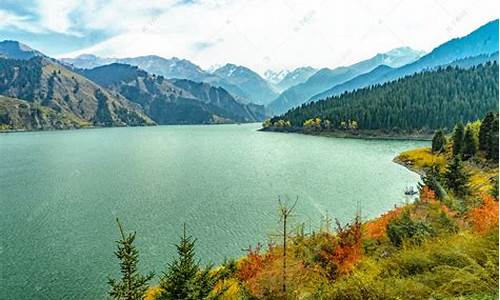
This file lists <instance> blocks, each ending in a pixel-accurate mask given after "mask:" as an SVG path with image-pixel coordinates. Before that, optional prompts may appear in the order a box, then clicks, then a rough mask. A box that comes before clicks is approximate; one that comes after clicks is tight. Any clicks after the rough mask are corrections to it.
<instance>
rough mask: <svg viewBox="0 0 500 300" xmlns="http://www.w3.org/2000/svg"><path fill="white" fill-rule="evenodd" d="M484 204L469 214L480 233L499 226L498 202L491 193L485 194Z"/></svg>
mask: <svg viewBox="0 0 500 300" xmlns="http://www.w3.org/2000/svg"><path fill="white" fill-rule="evenodd" d="M482 199H483V204H482V205H481V206H480V207H477V208H473V209H471V210H470V211H469V213H468V214H467V218H468V221H469V223H470V224H471V225H472V228H473V229H474V230H475V231H476V232H478V233H486V232H488V231H490V230H492V229H495V230H497V228H498V202H497V201H495V199H494V198H493V197H492V196H490V195H483V196H482Z"/></svg>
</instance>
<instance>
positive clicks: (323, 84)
mask: <svg viewBox="0 0 500 300" xmlns="http://www.w3.org/2000/svg"><path fill="white" fill-rule="evenodd" d="M420 54H421V52H420V51H416V50H413V49H411V48H408V47H404V48H398V49H394V50H391V51H389V52H387V53H379V54H377V55H375V56H374V57H372V58H370V59H367V60H364V61H361V62H358V63H356V64H354V65H351V66H348V67H338V68H336V69H333V70H331V69H328V68H323V69H321V70H319V71H318V72H316V73H315V74H314V75H312V76H311V77H310V78H309V79H308V80H307V81H306V82H304V83H300V84H298V85H295V86H292V87H290V88H289V89H287V90H285V91H284V92H283V93H281V94H280V95H279V97H278V98H276V99H275V100H274V101H273V102H272V103H271V104H269V109H270V110H271V111H272V112H274V113H276V114H280V113H283V112H285V111H287V110H288V109H290V108H292V107H294V106H298V105H300V104H302V103H304V102H306V101H307V100H309V99H310V98H311V97H312V96H314V95H316V94H318V93H320V92H322V91H324V90H326V89H328V88H330V87H332V86H335V85H337V84H341V83H343V82H345V81H347V80H350V79H352V78H354V77H356V76H358V75H360V74H363V73H367V72H370V71H372V70H373V69H375V68H376V67H377V66H379V65H382V64H385V65H388V66H391V67H392V66H394V67H398V66H400V65H401V64H404V63H409V62H412V61H414V60H415V59H416V58H418V57H419V55H420Z"/></svg>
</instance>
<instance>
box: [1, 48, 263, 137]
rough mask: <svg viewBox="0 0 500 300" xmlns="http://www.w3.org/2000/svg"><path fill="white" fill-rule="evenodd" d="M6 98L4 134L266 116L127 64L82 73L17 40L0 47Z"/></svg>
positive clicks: (218, 93) (218, 91)
mask: <svg viewBox="0 0 500 300" xmlns="http://www.w3.org/2000/svg"><path fill="white" fill-rule="evenodd" d="M93 60H99V59H97V58H96V57H93ZM136 61H138V60H136ZM179 61H180V60H179ZM100 62H102V60H100ZM88 66H91V65H88ZM172 70H176V71H177V72H178V73H180V72H182V69H180V68H177V69H172ZM0 95H2V96H3V97H2V98H1V99H0V101H1V102H2V105H0V124H2V125H1V129H2V130H5V129H6V128H7V129H16V130H17V129H24V130H26V129H27V130H37V129H62V128H80V127H88V126H138V125H153V124H210V123H232V122H258V121H261V120H263V119H264V117H265V110H264V107H263V106H262V105H256V104H253V103H242V102H241V101H239V100H238V99H236V98H235V97H233V96H232V94H230V93H229V92H227V91H226V90H225V89H223V88H221V87H216V86H212V85H209V84H207V83H199V82H194V81H191V80H186V79H175V80H174V79H172V80H168V79H165V78H164V77H163V76H161V75H155V74H150V73H148V72H146V71H144V70H142V69H140V68H138V67H132V66H130V65H127V64H118V63H113V64H110V65H106V66H103V67H97V68H95V69H78V68H74V67H70V66H68V65H67V64H64V63H61V62H59V61H58V60H56V59H53V58H50V57H48V56H46V55H44V54H43V53H41V52H39V51H37V50H34V49H31V48H30V47H29V46H27V45H24V44H22V43H19V42H16V41H4V42H0Z"/></svg>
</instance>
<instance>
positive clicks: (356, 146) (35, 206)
mask: <svg viewBox="0 0 500 300" xmlns="http://www.w3.org/2000/svg"><path fill="white" fill-rule="evenodd" d="M258 127H259V125H257V124H248V125H240V126H239V125H217V126H158V127H142V128H141V127H138V128H109V129H92V130H79V131H55V132H28V133H10V134H2V135H0V228H1V232H0V299H14V298H15V299H103V298H105V296H106V291H107V286H106V276H107V275H108V274H111V275H116V274H117V271H118V264H117V261H116V260H115V258H114V256H113V251H114V246H115V245H114V241H115V240H116V239H117V238H118V235H119V234H118V230H117V228H116V225H115V218H116V217H119V218H120V219H121V220H122V221H123V223H124V224H125V228H126V229H128V230H130V231H132V230H135V231H137V245H138V247H139V250H140V259H141V268H142V269H143V270H148V271H149V270H153V271H155V272H156V273H157V274H159V273H161V271H162V270H163V269H164V266H165V264H166V263H167V262H168V261H169V257H171V256H172V254H173V253H174V252H175V249H174V246H173V245H174V243H175V242H177V240H178V237H179V235H180V234H181V230H182V223H183V222H186V223H187V228H188V230H189V232H190V233H191V234H192V235H194V236H195V237H196V238H197V239H198V241H197V246H198V248H197V250H198V254H199V257H200V259H202V261H203V262H213V263H219V262H221V261H222V260H223V259H224V258H225V257H236V256H240V255H242V254H243V253H244V252H243V251H242V249H244V248H247V247H248V246H249V245H255V244H256V243H257V242H259V241H260V242H262V243H264V244H265V243H266V241H267V240H268V238H269V236H270V235H272V233H273V232H274V230H275V229H277V206H278V205H277V198H278V196H281V197H282V198H287V197H288V198H290V199H295V198H296V197H299V201H298V204H297V207H296V216H295V217H294V220H295V222H296V223H299V222H305V223H306V226H308V227H309V226H313V227H314V226H317V225H318V222H319V220H320V219H321V216H322V215H324V214H326V213H328V215H329V216H331V217H337V218H339V219H340V220H342V221H347V220H349V218H351V217H352V216H353V215H354V213H355V210H356V204H357V203H358V205H359V207H360V208H361V209H362V214H363V217H365V218H369V217H374V216H377V215H379V214H381V213H383V212H384V211H386V210H388V209H390V208H392V207H393V206H394V205H395V204H398V203H401V202H403V201H404V200H405V199H404V196H403V190H404V188H405V187H406V186H407V185H414V184H415V183H416V182H417V180H418V176H417V175H415V174H413V173H411V172H409V171H407V170H406V169H405V168H403V167H401V166H399V165H397V164H395V163H393V162H392V159H393V157H394V156H395V155H396V154H398V153H399V152H401V151H403V150H406V149H411V148H414V147H417V146H422V145H426V144H427V143H425V142H416V141H365V140H354V139H335V138H324V137H315V136H305V135H298V134H281V133H264V132H258V131H256V129H257V128H258Z"/></svg>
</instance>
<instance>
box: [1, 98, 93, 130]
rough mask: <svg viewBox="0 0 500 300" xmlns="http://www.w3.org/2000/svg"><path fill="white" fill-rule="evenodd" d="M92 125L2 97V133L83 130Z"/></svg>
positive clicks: (69, 116) (71, 115)
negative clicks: (12, 131)
mask: <svg viewBox="0 0 500 300" xmlns="http://www.w3.org/2000/svg"><path fill="white" fill-rule="evenodd" d="M91 125H92V124H91V123H90V122H89V121H87V120H84V119H81V118H78V117H76V116H75V115H73V114H69V113H64V112H57V111H55V110H53V109H51V108H49V107H45V106H42V105H40V104H38V103H34V102H28V101H24V100H19V99H15V98H8V97H5V96H0V131H11V130H50V129H68V128H75V129H76V128H83V127H87V126H91Z"/></svg>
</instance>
